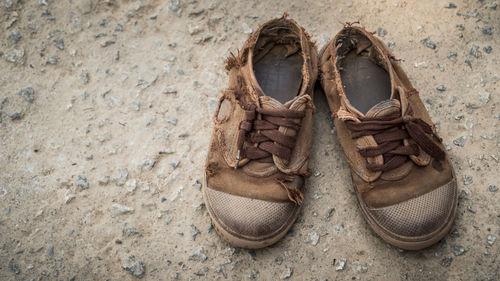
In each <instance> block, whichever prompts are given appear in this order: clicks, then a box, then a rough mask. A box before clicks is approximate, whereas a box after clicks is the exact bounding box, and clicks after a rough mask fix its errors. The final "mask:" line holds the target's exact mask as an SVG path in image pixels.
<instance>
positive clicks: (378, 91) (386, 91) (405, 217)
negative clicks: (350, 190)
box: [320, 24, 457, 250]
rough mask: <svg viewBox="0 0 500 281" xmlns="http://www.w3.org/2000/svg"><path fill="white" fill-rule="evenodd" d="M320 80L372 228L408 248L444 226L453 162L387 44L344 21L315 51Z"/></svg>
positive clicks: (425, 242)
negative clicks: (319, 56)
mask: <svg viewBox="0 0 500 281" xmlns="http://www.w3.org/2000/svg"><path fill="white" fill-rule="evenodd" d="M320 68H321V71H322V78H321V83H322V86H323V88H324V90H325V94H326V97H327V100H328V104H329V106H330V109H331V111H332V113H333V116H334V123H335V126H336V128H337V134H338V138H339V141H340V144H341V145H342V148H343V149H344V152H345V156H346V159H347V163H348V164H349V166H350V168H351V174H352V179H353V183H354V186H355V191H356V194H357V198H358V202H359V206H360V208H361V211H362V213H363V215H364V216H365V218H366V220H367V221H368V223H369V224H370V226H371V227H372V228H373V229H374V231H375V232H376V233H377V234H378V235H380V236H381V237H382V238H383V239H384V240H386V241H387V242H389V243H391V244H393V245H395V246H397V247H400V248H403V249H409V250H417V249H422V248H425V247H428V246H430V245H432V244H434V243H436V242H437V241H439V240H440V239H441V238H443V237H444V236H445V235H446V234H447V233H448V231H449V230H450V228H451V226H452V224H453V220H454V218H455V213H456V206H457V184H456V179H455V175H454V171H453V167H452V166H451V163H450V161H449V159H448V158H447V156H446V153H445V151H444V147H443V145H442V144H441V140H440V139H439V137H438V136H437V135H436V131H435V125H434V124H433V123H432V121H431V119H430V117H429V114H428V113H427V111H426V109H425V107H424V105H423V103H422V101H421V100H420V98H419V94H418V92H417V90H415V88H413V86H412V84H411V83H410V81H409V80H408V77H407V76H406V74H405V73H404V71H403V70H402V68H401V67H400V66H399V65H398V61H397V60H396V59H395V58H394V56H393V55H392V54H391V52H390V51H389V50H388V48H387V47H386V46H385V45H384V44H383V43H382V42H381V41H379V40H378V39H377V38H375V37H374V36H373V35H372V34H371V33H369V32H367V31H366V30H365V29H364V28H362V27H358V26H352V25H350V24H348V25H346V26H345V27H344V28H343V29H342V30H341V31H340V32H339V33H338V34H337V36H335V38H334V39H333V40H332V41H330V42H329V43H328V45H327V46H326V48H325V50H324V51H323V52H322V54H321V58H320Z"/></svg>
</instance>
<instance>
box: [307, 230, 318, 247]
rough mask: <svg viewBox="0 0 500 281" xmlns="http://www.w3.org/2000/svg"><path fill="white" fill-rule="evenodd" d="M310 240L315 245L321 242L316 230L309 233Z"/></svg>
mask: <svg viewBox="0 0 500 281" xmlns="http://www.w3.org/2000/svg"><path fill="white" fill-rule="evenodd" d="M309 240H310V241H311V244H312V245H313V246H316V245H317V244H318V242H319V235H318V233H316V232H311V233H309Z"/></svg>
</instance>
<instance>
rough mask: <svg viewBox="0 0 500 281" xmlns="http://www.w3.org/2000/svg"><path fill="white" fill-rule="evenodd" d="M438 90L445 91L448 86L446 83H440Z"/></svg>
mask: <svg viewBox="0 0 500 281" xmlns="http://www.w3.org/2000/svg"><path fill="white" fill-rule="evenodd" d="M436 90H438V91H440V92H444V91H446V87H445V86H444V85H439V86H438V87H437V88H436Z"/></svg>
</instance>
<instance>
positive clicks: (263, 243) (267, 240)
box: [202, 179, 302, 249]
mask: <svg viewBox="0 0 500 281" xmlns="http://www.w3.org/2000/svg"><path fill="white" fill-rule="evenodd" d="M207 186H208V185H207V181H206V179H205V185H204V186H203V188H202V189H203V201H204V202H205V206H206V207H207V210H208V214H209V215H210V218H211V220H212V225H213V226H214V228H215V230H216V231H217V233H219V235H220V236H222V238H223V239H224V240H226V241H227V242H229V243H230V244H231V245H233V246H234V247H238V248H247V249H260V248H265V247H267V246H270V245H273V244H275V243H277V242H278V241H279V240H281V238H283V237H284V236H285V235H286V234H287V233H288V231H289V230H290V228H292V226H293V225H294V224H295V221H296V220H297V217H298V215H299V212H300V210H301V209H302V207H299V208H297V209H296V211H295V213H294V214H292V216H291V220H290V221H289V222H288V223H287V224H284V225H283V226H282V227H281V228H282V229H280V230H279V231H278V232H277V233H276V234H274V235H272V236H270V237H255V238H252V239H248V238H245V237H243V236H240V235H237V234H235V233H231V232H229V231H227V230H226V229H225V228H224V227H223V226H222V222H219V220H218V219H217V217H216V216H215V215H214V214H213V213H212V210H211V207H210V203H209V202H208V201H207V195H206V194H205V190H206V188H208V187H207ZM301 206H302V205H301Z"/></svg>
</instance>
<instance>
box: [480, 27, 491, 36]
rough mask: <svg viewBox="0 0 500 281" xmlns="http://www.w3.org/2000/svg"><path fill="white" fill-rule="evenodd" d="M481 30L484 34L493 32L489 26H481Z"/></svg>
mask: <svg viewBox="0 0 500 281" xmlns="http://www.w3.org/2000/svg"><path fill="white" fill-rule="evenodd" d="M481 31H482V32H483V34H484V35H492V34H493V32H492V31H491V27H485V28H482V29H481Z"/></svg>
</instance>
